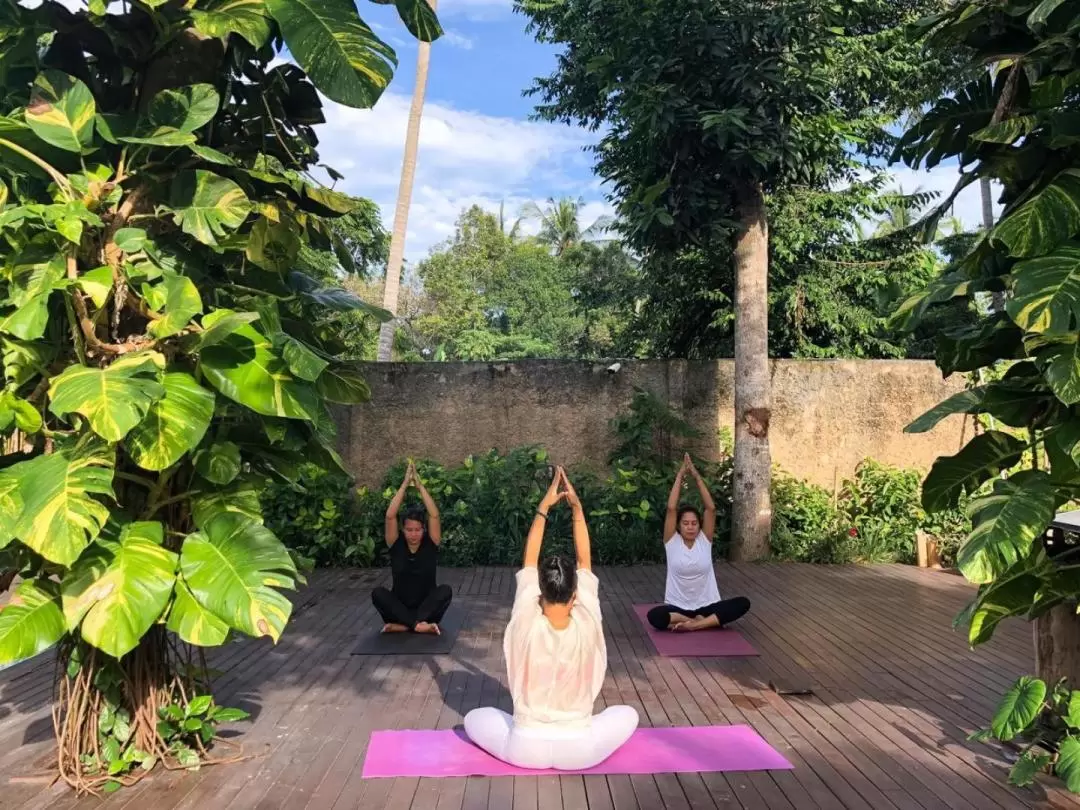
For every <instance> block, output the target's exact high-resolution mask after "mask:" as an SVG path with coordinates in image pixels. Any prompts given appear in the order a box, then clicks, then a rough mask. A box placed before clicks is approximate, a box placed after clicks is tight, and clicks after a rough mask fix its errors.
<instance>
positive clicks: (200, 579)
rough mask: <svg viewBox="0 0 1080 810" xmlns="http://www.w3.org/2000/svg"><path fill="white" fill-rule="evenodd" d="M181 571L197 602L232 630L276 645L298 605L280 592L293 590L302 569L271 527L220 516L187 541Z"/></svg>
mask: <svg viewBox="0 0 1080 810" xmlns="http://www.w3.org/2000/svg"><path fill="white" fill-rule="evenodd" d="M180 568H181V570H182V571H183V574H184V581H185V582H186V583H187V585H188V587H189V588H190V589H191V593H192V595H193V596H194V597H195V599H196V601H198V602H199V604H200V605H202V606H203V607H204V608H206V609H207V610H209V611H210V612H211V613H213V614H215V615H216V616H217V617H218V618H220V619H222V620H224V621H225V622H226V623H227V624H228V625H229V626H230V627H232V628H234V629H236V630H239V631H241V632H243V633H247V634H248V635H250V636H270V638H271V639H273V640H274V641H275V642H276V641H277V640H278V639H279V638H280V637H281V632H282V630H284V629H285V624H286V623H287V622H288V620H289V615H290V614H291V612H292V604H291V603H290V602H289V600H288V599H286V598H285V597H284V596H282V595H281V594H280V593H279V592H277V591H276V590H274V588H292V587H293V586H294V577H295V576H296V567H295V566H294V565H293V561H292V558H291V557H290V556H289V552H288V551H287V550H286V548H285V546H284V545H283V544H282V542H281V541H280V540H278V538H277V537H275V536H274V534H273V532H271V531H270V530H269V529H267V528H266V527H265V526H263V525H262V524H260V523H256V522H254V521H252V520H248V519H246V518H244V517H243V516H241V515H235V514H224V515H219V516H218V517H216V518H214V519H213V520H212V521H210V523H209V525H207V526H206V528H205V529H204V530H203V531H199V532H195V533H194V534H191V535H188V537H187V539H186V540H184V547H183V551H182V553H181V557H180Z"/></svg>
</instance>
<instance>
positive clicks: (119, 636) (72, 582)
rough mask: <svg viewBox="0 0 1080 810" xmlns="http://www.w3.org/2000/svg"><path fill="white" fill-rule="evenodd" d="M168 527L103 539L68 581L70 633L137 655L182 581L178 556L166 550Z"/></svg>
mask: <svg viewBox="0 0 1080 810" xmlns="http://www.w3.org/2000/svg"><path fill="white" fill-rule="evenodd" d="M163 539H164V527H163V526H162V524H160V523H157V522H151V521H144V522H140V523H131V524H128V525H127V526H124V528H123V529H122V530H121V532H120V539H119V540H106V539H104V538H99V539H98V541H97V542H96V543H94V544H93V545H92V546H90V548H88V549H87V550H86V552H85V553H84V554H83V555H82V556H81V557H80V558H79V560H78V562H76V563H75V565H74V566H73V567H72V569H71V570H70V571H69V572H68V573H67V576H65V577H64V583H63V587H62V592H63V599H64V618H65V620H66V621H67V626H68V629H69V630H72V631H74V630H75V629H76V628H78V629H79V630H80V632H81V634H82V637H83V638H84V639H86V640H87V641H88V642H90V643H91V644H93V645H94V646H95V647H97V648H98V649H99V650H101V651H102V652H105V653H108V654H109V655H111V656H113V657H114V658H120V657H122V656H124V655H125V654H127V653H129V652H131V651H132V650H133V649H135V647H136V646H137V645H138V643H139V639H141V638H142V637H143V635H145V633H146V631H147V630H149V629H150V628H151V627H152V626H153V625H154V623H155V622H156V621H157V620H158V619H159V618H161V614H162V612H164V610H165V608H166V606H168V604H169V597H170V596H171V595H172V591H173V584H174V582H175V581H176V562H177V557H176V555H175V554H174V553H173V552H171V551H169V550H168V549H166V548H164V547H163V546H162V545H161V543H162V541H163Z"/></svg>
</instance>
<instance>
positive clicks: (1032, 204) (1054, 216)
mask: <svg viewBox="0 0 1080 810" xmlns="http://www.w3.org/2000/svg"><path fill="white" fill-rule="evenodd" d="M1078 231H1080V170H1076V169H1066V170H1065V171H1063V172H1062V173H1061V174H1059V175H1058V176H1057V177H1056V178H1055V179H1054V182H1052V183H1051V184H1050V185H1048V186H1047V187H1046V188H1044V189H1042V190H1041V191H1040V192H1038V193H1037V194H1036V195H1035V196H1034V197H1032V198H1031V199H1030V200H1028V201H1027V202H1025V203H1024V204H1023V205H1021V206H1020V207H1019V208H1017V209H1016V210H1015V211H1011V212H1007V213H1006V214H1005V216H1004V217H1003V218H1002V220H1001V221H1000V222H999V223H998V224H997V226H996V227H995V228H994V230H993V231H991V236H992V237H993V238H994V239H995V240H999V241H1001V242H1003V243H1005V245H1006V246H1007V247H1008V249H1009V254H1010V255H1012V256H1039V255H1041V254H1044V253H1049V252H1050V251H1052V250H1054V248H1056V247H1057V246H1058V245H1060V244H1061V243H1062V242H1064V241H1065V240H1067V239H1069V238H1071V237H1072V236H1074V235H1075V234H1076V233H1077V232H1078Z"/></svg>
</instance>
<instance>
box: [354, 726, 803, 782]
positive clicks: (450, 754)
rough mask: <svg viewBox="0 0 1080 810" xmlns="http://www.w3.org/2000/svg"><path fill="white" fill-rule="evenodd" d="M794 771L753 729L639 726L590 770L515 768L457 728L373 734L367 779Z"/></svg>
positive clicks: (366, 766) (366, 762)
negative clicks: (620, 745) (621, 745)
mask: <svg viewBox="0 0 1080 810" xmlns="http://www.w3.org/2000/svg"><path fill="white" fill-rule="evenodd" d="M792 767H793V766H792V764H791V763H790V762H788V761H787V760H786V759H784V757H783V756H782V755H781V754H780V752H778V751H777V750H776V749H775V748H773V747H772V746H771V745H769V744H768V743H767V742H765V740H763V739H762V738H761V735H760V734H758V733H757V732H756V731H754V730H753V729H752V728H750V726H692V727H687V728H639V729H638V730H637V731H635V732H634V734H633V736H632V737H631V738H630V739H629V740H628V741H627V742H626V744H625V745H623V747H622V748H620V749H619V750H618V751H616V752H615V753H614V754H612V755H611V756H610V757H608V758H607V759H606V760H604V761H603V762H601V763H600V764H599V765H597V766H596V767H595V768H590V769H589V770H587V771H555V770H543V771H539V770H537V771H534V770H528V769H527V768H515V767H514V766H513V765H507V764H506V763H505V762H502V761H500V760H497V759H495V757H493V756H491V754H489V753H487V752H486V751H484V750H483V749H481V748H479V747H477V746H476V745H474V744H473V743H472V742H471V741H470V740H469V738H468V737H467V736H466V735H465V732H464V731H462V730H459V729H453V730H448V731H376V732H373V733H372V735H371V741H370V742H369V743H368V750H367V756H366V757H365V759H364V772H363V777H364V778H365V779H380V778H384V777H395V776H543V775H548V774H560V773H561V774H570V773H585V774H604V773H610V774H636V773H708V772H716V771H768V770H790V769H791V768H792Z"/></svg>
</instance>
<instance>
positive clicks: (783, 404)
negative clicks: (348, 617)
mask: <svg viewBox="0 0 1080 810" xmlns="http://www.w3.org/2000/svg"><path fill="white" fill-rule="evenodd" d="M362 370H363V373H364V374H365V375H366V377H367V380H368V382H369V384H370V385H371V393H372V398H371V402H369V403H366V404H364V405H359V406H355V407H353V408H352V409H351V411H346V412H344V413H342V414H340V415H339V424H340V425H341V428H342V430H341V443H342V450H343V455H344V456H345V458H346V460H347V461H348V463H349V465H350V467H351V469H352V471H353V472H354V473H355V475H356V476H357V479H358V481H359V483H362V484H376V483H379V482H381V480H382V478H383V475H384V474H385V472H386V470H387V468H388V467H390V466H391V464H393V462H394V461H395V460H396V459H399V458H401V457H403V456H406V455H410V456H418V457H420V456H422V457H426V458H431V459H435V460H437V461H440V462H442V463H444V464H458V463H460V462H461V461H462V459H464V458H465V457H466V456H468V455H469V454H471V453H480V452H484V451H487V450H489V449H490V448H492V447H497V448H498V449H500V450H508V449H511V448H513V447H517V446H520V445H525V444H538V445H543V446H544V447H547V448H548V449H549V450H550V451H551V453H552V457H553V459H554V460H555V461H556V462H557V463H562V464H566V465H571V464H578V463H585V464H588V465H590V466H594V467H602V466H603V464H604V462H605V459H606V458H607V455H608V452H609V451H610V450H611V449H612V446H613V438H612V434H611V431H610V429H609V426H608V422H609V421H610V420H611V419H612V418H613V417H615V416H617V415H619V414H621V413H623V412H625V410H626V408H627V405H628V403H629V401H630V399H631V397H632V396H633V393H634V387H635V386H638V387H642V388H646V389H649V390H651V391H653V392H654V393H656V394H658V395H660V396H662V397H665V398H666V399H667V401H668V402H669V403H671V405H672V406H673V407H675V408H676V409H677V410H679V411H681V412H682V414H683V415H684V416H685V417H686V418H687V419H688V420H689V421H690V422H691V423H692V424H693V425H695V426H696V427H697V428H698V429H699V430H701V431H702V433H703V436H702V439H700V440H698V442H697V446H696V447H695V448H694V449H695V450H696V451H697V452H699V453H700V454H701V455H703V456H706V457H709V456H715V455H716V452H717V442H716V433H717V431H718V430H719V429H721V428H725V427H726V428H728V429H731V428H732V425H733V409H734V405H733V399H732V397H733V383H734V363H733V362H732V361H730V360H721V361H715V362H712V361H709V362H688V361H683V360H673V361H663V360H655V361H652V360H649V361H630V362H623V363H621V367H620V368H619V370H618V371H609V370H608V366H607V364H600V365H594V364H592V363H589V362H579V361H544V360H540V361H524V362H516V363H423V364H375V363H371V364H366V365H363V367H362ZM772 377H773V387H772V390H773V406H772V423H771V426H770V436H771V439H772V452H773V460H774V462H775V463H777V464H779V465H780V466H781V467H783V468H784V469H785V470H787V471H788V472H789V473H792V474H794V475H796V476H798V477H800V478H805V479H808V480H811V481H814V482H816V483H818V484H821V485H822V486H826V487H832V486H833V485H834V483H835V481H836V480H838V479H842V478H843V477H844V476H847V475H849V474H850V473H851V472H852V471H853V470H854V469H855V466H856V465H857V464H858V463H859V462H860V461H861V460H862V459H864V458H866V457H871V458H874V459H876V460H878V461H883V462H888V463H890V464H896V465H899V466H906V467H919V468H927V467H929V466H930V464H931V463H933V461H934V459H935V458H936V457H937V456H939V455H945V454H951V453H955V452H956V451H957V450H958V449H959V448H960V447H961V446H962V445H963V442H964V441H965V437H966V436H970V431H971V423H970V421H969V420H966V419H963V418H961V417H952V418H950V419H948V420H946V421H945V422H944V423H942V425H941V426H939V427H938V429H937V430H935V431H933V432H932V433H927V434H923V435H918V436H916V435H905V434H904V433H903V432H902V430H903V428H904V426H905V425H906V424H908V423H909V422H910V421H911V420H912V419H914V418H915V417H917V416H919V415H920V414H922V413H923V412H924V411H925V410H927V409H928V408H930V407H931V406H933V405H935V404H936V403H938V402H940V401H941V400H942V399H945V398H946V397H947V396H949V395H951V394H953V393H955V392H956V391H958V390H961V389H962V387H963V381H962V379H960V378H959V377H956V378H953V379H950V380H942V379H941V374H940V372H939V371H938V370H937V369H936V368H935V367H934V365H933V364H932V363H930V362H924V361H888V360H881V361H878V360H847V361H833V360H827V361H817V360H777V361H774V362H773V363H772Z"/></svg>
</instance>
